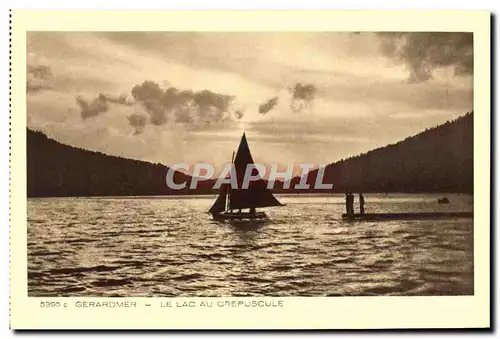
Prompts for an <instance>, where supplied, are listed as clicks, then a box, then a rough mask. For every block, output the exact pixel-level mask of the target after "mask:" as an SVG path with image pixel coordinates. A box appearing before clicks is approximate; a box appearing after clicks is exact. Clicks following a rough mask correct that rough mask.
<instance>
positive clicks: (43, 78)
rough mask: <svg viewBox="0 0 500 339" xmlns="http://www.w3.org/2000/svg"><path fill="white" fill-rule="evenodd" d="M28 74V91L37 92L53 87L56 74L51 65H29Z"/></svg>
mask: <svg viewBox="0 0 500 339" xmlns="http://www.w3.org/2000/svg"><path fill="white" fill-rule="evenodd" d="M26 72H27V75H26V91H27V92H28V93H36V92H39V91H41V90H44V89H51V88H52V87H53V84H52V82H53V79H54V76H53V74H52V71H51V69H50V67H49V66H45V65H28V67H27V70H26Z"/></svg>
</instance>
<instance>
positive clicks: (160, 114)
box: [131, 81, 167, 125]
mask: <svg viewBox="0 0 500 339" xmlns="http://www.w3.org/2000/svg"><path fill="white" fill-rule="evenodd" d="M131 93H132V96H133V97H134V99H135V101H136V102H140V103H141V104H142V105H143V106H144V108H145V109H146V111H147V112H148V113H149V115H150V122H151V123H152V124H153V125H163V124H165V123H166V122H167V117H166V115H165V106H164V104H163V96H164V91H163V89H161V87H160V85H158V84H157V83H155V82H153V81H144V82H143V83H142V84H140V85H135V86H134V87H133V88H132V91H131Z"/></svg>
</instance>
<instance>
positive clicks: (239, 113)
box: [234, 109, 245, 120]
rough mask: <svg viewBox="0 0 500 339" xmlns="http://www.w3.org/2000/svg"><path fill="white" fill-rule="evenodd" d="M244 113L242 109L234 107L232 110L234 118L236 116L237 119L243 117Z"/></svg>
mask: <svg viewBox="0 0 500 339" xmlns="http://www.w3.org/2000/svg"><path fill="white" fill-rule="evenodd" d="M244 115H245V114H244V113H243V110H241V109H236V110H235V111H234V116H235V118H236V119H238V120H239V119H241V118H243V116H244Z"/></svg>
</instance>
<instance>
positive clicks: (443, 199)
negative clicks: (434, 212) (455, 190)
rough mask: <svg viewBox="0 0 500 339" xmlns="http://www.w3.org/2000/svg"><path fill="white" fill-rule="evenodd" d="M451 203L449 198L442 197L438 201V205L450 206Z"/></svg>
mask: <svg viewBox="0 0 500 339" xmlns="http://www.w3.org/2000/svg"><path fill="white" fill-rule="evenodd" d="M449 203H450V201H449V200H448V198H447V197H442V198H439V199H438V204H449Z"/></svg>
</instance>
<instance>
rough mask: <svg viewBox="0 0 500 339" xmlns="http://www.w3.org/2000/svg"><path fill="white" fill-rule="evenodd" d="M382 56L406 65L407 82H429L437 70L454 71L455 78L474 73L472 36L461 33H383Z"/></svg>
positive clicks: (380, 35) (379, 34) (381, 36)
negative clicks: (445, 68) (408, 73)
mask: <svg viewBox="0 0 500 339" xmlns="http://www.w3.org/2000/svg"><path fill="white" fill-rule="evenodd" d="M378 36H379V37H380V38H381V49H382V52H383V53H384V54H385V55H386V56H388V57H390V58H392V59H394V60H396V61H397V62H402V63H404V64H405V66H406V67H407V69H408V70H409V71H410V77H409V79H408V80H409V82H412V83H418V82H422V81H425V80H428V79H431V78H432V71H433V70H434V69H436V68H439V67H453V70H454V73H455V75H467V74H472V73H473V63H474V59H473V58H474V55H473V35H472V33H464V32H393V33H389V32H384V33H378Z"/></svg>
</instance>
